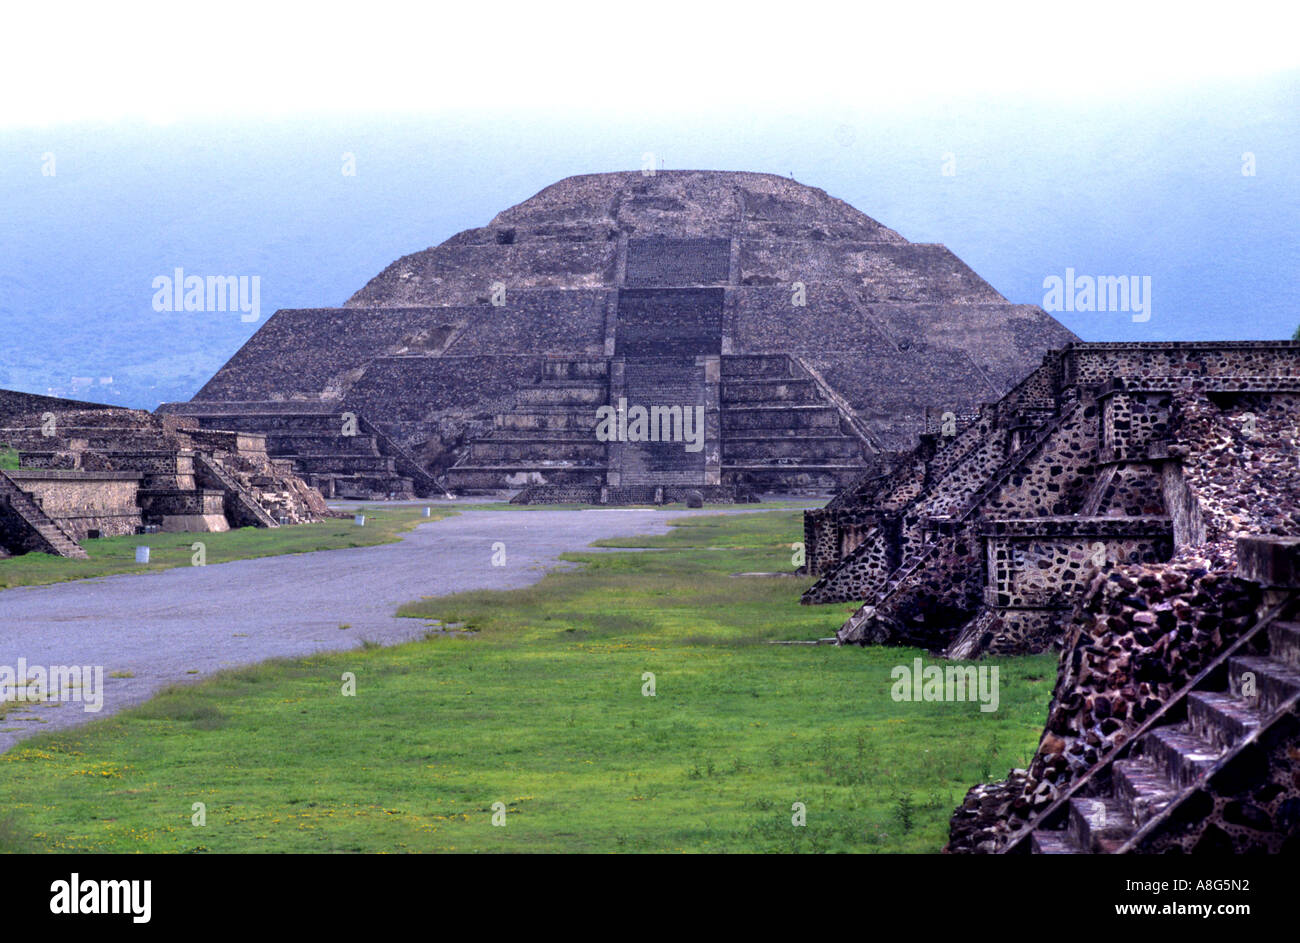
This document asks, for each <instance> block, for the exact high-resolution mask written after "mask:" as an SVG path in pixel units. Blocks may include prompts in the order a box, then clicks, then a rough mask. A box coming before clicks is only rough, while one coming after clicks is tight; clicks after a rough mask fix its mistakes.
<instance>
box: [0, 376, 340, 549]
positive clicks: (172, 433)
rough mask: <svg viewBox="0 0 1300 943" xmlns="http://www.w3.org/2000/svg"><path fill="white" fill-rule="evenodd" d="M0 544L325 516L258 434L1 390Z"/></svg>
mask: <svg viewBox="0 0 1300 943" xmlns="http://www.w3.org/2000/svg"><path fill="white" fill-rule="evenodd" d="M0 444H2V445H4V446H6V447H7V448H10V449H14V450H16V451H17V452H18V464H19V467H18V468H16V469H9V470H7V471H4V472H0V555H6V554H16V553H28V552H37V553H51V554H56V555H58V556H65V557H85V555H86V554H85V551H84V549H83V548H82V547H81V544H80V542H81V541H83V540H86V539H88V538H95V537H112V536H120V535H123V534H133V533H140V532H142V531H144V530H145V529H146V528H150V529H152V528H155V527H156V528H158V529H159V530H162V531H195V532H208V531H225V530H229V529H230V528H232V527H279V526H280V525H282V524H297V523H305V522H309V521H317V520H322V519H324V518H326V517H329V516H331V512H330V511H329V509H328V508H327V507H326V505H325V499H324V498H323V497H322V496H321V495H320V493H319V492H317V491H315V490H314V489H312V488H311V487H309V486H308V485H307V484H306V483H305V482H304V481H302V480H301V479H300V478H298V477H297V476H296V475H294V474H293V472H292V469H291V468H290V467H289V463H287V462H282V461H278V460H275V459H272V458H270V457H269V456H268V455H267V450H266V442H265V439H264V437H263V436H261V435H256V434H249V433H244V432H239V431H234V430H219V429H201V428H199V425H198V422H197V421H195V420H193V419H187V418H183V417H174V416H166V417H159V416H154V415H150V414H149V413H147V412H141V411H139V410H132V409H123V408H121V407H116V406H101V405H98V404H94V403H84V402H79V401H73V400H60V399H57V398H55V397H48V396H34V395H29V394H25V393H17V392H12V391H8V390H0Z"/></svg>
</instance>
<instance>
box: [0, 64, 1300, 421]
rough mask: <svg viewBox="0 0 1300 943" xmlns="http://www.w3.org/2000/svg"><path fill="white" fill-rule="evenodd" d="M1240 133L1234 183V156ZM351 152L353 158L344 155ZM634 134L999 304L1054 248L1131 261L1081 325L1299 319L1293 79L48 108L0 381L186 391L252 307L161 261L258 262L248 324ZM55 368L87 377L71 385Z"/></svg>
mask: <svg viewBox="0 0 1300 943" xmlns="http://www.w3.org/2000/svg"><path fill="white" fill-rule="evenodd" d="M701 107H702V108H703V107H707V101H705V102H703V103H702V104H701ZM1248 151H1249V152H1252V153H1253V154H1254V155H1255V159H1256V162H1257V174H1256V176H1254V177H1248V176H1243V175H1242V172H1241V171H1242V155H1243V153H1244V152H1248ZM47 152H50V153H53V154H54V156H55V160H56V174H55V176H53V177H45V176H42V174H41V166H42V160H43V155H44V154H45V153H47ZM345 152H351V153H353V154H355V155H356V166H357V175H356V176H355V177H345V176H344V175H343V174H342V172H341V168H342V162H343V161H342V155H343V154H344V153H345ZM645 152H652V153H654V154H656V155H658V156H659V157H660V158H662V160H663V166H665V167H666V168H672V169H676V168H681V169H693V168H699V169H723V170H754V171H765V172H770V173H777V174H782V175H789V174H793V175H794V177H795V179H797V180H799V181H800V182H802V183H806V184H810V185H813V186H817V187H820V188H822V189H824V190H826V191H827V192H828V193H830V194H831V195H832V196H836V197H839V198H841V199H843V200H845V201H847V202H849V203H850V204H852V205H853V206H855V207H857V208H858V209H860V210H862V211H863V212H865V213H866V214H868V215H869V216H872V217H873V218H875V219H877V220H879V221H880V222H881V223H883V224H884V225H886V226H889V227H891V228H893V229H895V230H897V231H898V232H900V233H901V234H902V235H903V236H905V237H906V238H908V239H910V240H913V241H917V242H942V243H944V244H946V245H947V246H948V247H949V248H951V249H952V250H953V251H954V252H955V253H956V254H957V255H958V256H960V257H961V258H962V259H963V260H964V261H965V262H966V263H967V264H968V265H970V266H971V267H972V268H973V269H974V270H975V271H976V272H978V273H979V274H980V275H982V276H983V277H984V278H985V279H987V280H988V281H989V282H990V283H991V284H992V285H993V286H994V288H996V289H997V290H998V291H1000V292H1001V293H1002V294H1003V295H1005V296H1006V297H1007V298H1008V299H1010V300H1012V301H1016V302H1026V303H1034V304H1040V303H1042V300H1043V295H1044V292H1043V279H1044V278H1045V277H1047V276H1050V275H1064V273H1065V269H1066V268H1067V267H1071V268H1074V269H1075V270H1076V272H1077V273H1079V274H1094V275H1150V276H1151V278H1152V286H1153V287H1152V317H1151V320H1150V321H1148V322H1145V323H1133V322H1132V320H1131V318H1130V316H1129V315H1128V314H1124V313H1083V312H1077V313H1060V314H1058V315H1057V316H1058V317H1059V318H1060V320H1061V321H1062V322H1063V323H1065V324H1066V326H1067V327H1069V328H1070V329H1072V330H1073V331H1075V332H1076V333H1077V334H1079V335H1080V336H1081V337H1082V338H1084V339H1085V340H1179V339H1186V340H1195V339H1220V338H1222V339H1252V338H1283V337H1286V338H1289V337H1290V336H1291V334H1292V332H1293V331H1294V330H1295V328H1296V326H1297V324H1298V323H1300V310H1298V309H1297V305H1296V303H1295V299H1296V298H1297V296H1298V294H1300V292H1298V291H1297V289H1300V274H1298V273H1300V247H1298V244H1297V239H1296V234H1297V223H1298V222H1300V76H1297V75H1295V74H1291V75H1287V76H1283V77H1277V78H1274V79H1271V80H1269V81H1267V82H1253V83H1249V84H1245V83H1243V84H1239V85H1224V84H1219V85H1215V86H1206V87H1203V88H1191V89H1184V90H1182V91H1180V92H1177V93H1172V92H1170V93H1162V94H1154V93H1150V94H1145V95H1139V94H1136V93H1135V94H1134V95H1132V96H1131V97H1129V98H1127V99H1125V100H1108V101H1105V102H1076V103H1060V102H1046V101H1025V100H1021V101H1015V102H1012V101H988V100H986V101H977V100H965V99H961V98H956V99H954V100H952V101H948V102H942V103H931V104H929V105H926V106H918V107H912V108H904V107H902V106H900V107H898V108H897V109H894V110H892V111H888V110H885V111H882V110H879V109H876V110H872V111H870V112H868V111H866V110H864V111H863V112H861V113H852V112H839V111H837V112H831V111H829V110H818V109H817V108H815V107H814V108H812V109H810V110H807V111H801V112H798V113H793V112H791V113H773V112H770V111H765V110H763V109H761V108H760V107H759V105H758V103H755V106H754V108H753V109H752V110H751V111H750V112H748V113H743V114H737V113H729V114H726V115H720V116H716V117H712V118H703V117H698V118H691V119H682V120H678V121H668V120H662V119H655V118H645V117H638V116H635V115H612V116H611V115H601V116H587V115H583V114H582V113H581V112H577V111H557V112H556V113H554V114H549V115H538V114H534V115H526V116H521V115H510V114H506V113H501V114H482V113H479V114H456V113H452V112H448V113H444V114H443V115H441V116H424V117H410V116H379V115H368V116H365V117H358V118H355V119H350V118H346V117H340V116H333V117H328V118H324V117H322V118H317V119H309V118H300V119H295V120H292V121H276V122H272V121H250V122H245V123H240V124H237V125H236V124H230V123H215V122H197V121H195V122H184V123H179V124H174V125H168V126H151V125H147V124H123V125H114V126H66V127H57V128H49V129H17V130H12V129H11V130H3V131H0V212H2V213H3V216H2V217H0V219H2V221H3V224H2V225H0V387H8V388H16V389H23V390H28V391H31V392H47V391H49V392H55V393H58V394H61V395H72V394H74V393H75V395H78V396H81V397H82V398H86V399H93V400H99V401H104V402H113V403H120V404H123V405H131V406H137V407H143V408H150V409H152V408H154V407H155V406H157V405H158V403H160V402H162V401H165V400H176V399H187V398H189V397H190V396H192V395H193V394H194V393H195V392H196V391H197V390H198V388H199V387H200V386H201V385H202V384H203V382H204V381H206V380H207V378H208V377H209V376H211V374H212V373H213V372H214V371H215V370H216V369H217V368H218V367H219V366H220V365H221V364H222V363H223V362H225V360H226V359H227V358H228V357H229V356H230V355H231V354H233V353H234V352H235V350H237V349H238V347H239V345H240V344H241V343H243V341H244V340H246V339H247V338H248V337H249V336H250V335H251V334H252V333H253V331H254V330H255V329H256V328H257V327H258V324H245V323H241V322H240V320H239V316H238V314H237V313H229V314H220V313H204V314H198V313H190V314H185V313H177V314H172V313H160V312H155V311H153V310H152V306H151V302H152V298H153V289H152V287H151V283H152V280H153V278H154V277H155V276H157V275H170V274H171V272H172V270H173V269H174V268H176V267H182V268H184V269H185V270H186V272H187V273H190V274H202V275H213V274H233V275H260V276H261V282H262V299H261V301H262V319H263V320H265V319H266V318H267V317H269V316H270V314H271V313H272V312H273V311H274V310H276V309H277V308H287V307H311V306H332V305H339V304H342V303H343V302H344V301H345V300H346V299H347V298H348V297H349V296H350V295H351V294H352V293H353V292H354V291H356V290H357V289H359V288H360V287H361V286H362V285H364V284H365V282H366V281H367V280H368V279H369V278H371V277H372V276H373V275H375V274H377V273H378V272H379V271H380V270H381V269H383V268H384V267H385V266H386V265H387V264H388V263H390V262H391V261H393V260H394V259H396V258H398V257H399V256H401V255H404V254H407V253H410V252H415V251H418V250H420V249H423V248H425V247H427V246H431V245H435V244H437V243H439V242H441V241H442V240H444V239H446V238H447V237H449V236H451V235H453V234H454V233H456V232H459V231H460V230H462V229H466V228H468V227H472V226H481V225H484V224H486V223H487V221H488V220H489V219H490V218H491V217H492V216H493V215H494V214H495V213H497V212H498V211H500V210H502V209H504V208H506V207H507V206H510V205H513V204H515V203H517V202H519V201H521V200H524V199H526V198H528V197H529V196H531V195H532V194H534V193H535V192H537V191H538V190H539V189H541V188H542V187H544V186H547V185H548V184H550V183H553V182H554V181H556V180H558V179H560V178H562V177H565V176H569V175H571V174H577V173H592V172H599V171H608V170H632V169H638V168H639V167H640V165H641V155H642V154H643V153H645ZM948 153H951V154H952V155H953V156H954V158H955V162H956V174H955V175H954V176H951V177H945V176H943V175H942V174H941V167H942V163H943V160H944V155H945V154H948ZM109 376H111V377H112V378H113V382H112V383H111V384H101V383H99V378H101V377H109ZM73 377H90V378H92V379H93V380H94V383H93V384H92V385H91V386H90V387H88V388H86V387H81V388H76V389H74V387H73V386H72V382H71V378H73Z"/></svg>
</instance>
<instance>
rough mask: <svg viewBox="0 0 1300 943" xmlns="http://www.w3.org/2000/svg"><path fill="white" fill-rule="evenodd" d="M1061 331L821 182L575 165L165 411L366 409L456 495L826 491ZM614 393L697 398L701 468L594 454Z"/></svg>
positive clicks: (970, 401) (643, 398) (282, 329)
mask: <svg viewBox="0 0 1300 943" xmlns="http://www.w3.org/2000/svg"><path fill="white" fill-rule="evenodd" d="M1074 339H1075V338H1074V335H1072V334H1071V333H1070V332H1069V331H1067V330H1066V329H1065V328H1064V327H1062V326H1061V325H1060V324H1059V323H1057V322H1056V321H1055V320H1054V319H1052V318H1051V317H1049V316H1048V315H1047V314H1045V313H1044V312H1043V311H1042V310H1041V309H1039V308H1037V307H1035V306H1032V305H1013V304H1010V303H1008V302H1007V301H1006V299H1004V298H1003V297H1002V296H1001V295H999V294H998V293H997V292H996V291H994V290H993V288H992V287H990V286H989V285H988V283H986V282H985V281H984V280H982V279H981V278H979V276H977V275H976V274H975V273H974V272H972V271H971V270H970V269H969V268H968V267H967V266H966V265H964V264H963V263H962V262H961V260H959V259H958V258H957V257H956V256H954V255H953V254H952V253H951V252H949V251H948V250H947V249H946V248H944V247H943V246H941V245H928V244H914V243H909V242H908V241H907V240H906V239H904V238H903V237H901V236H900V235H899V234H898V233H896V232H894V231H893V230H890V229H888V228H886V227H884V226H882V225H881V224H880V223H878V222H876V221H875V220H873V219H871V218H870V217H868V216H866V215H864V214H862V213H860V212H858V211H857V210H855V209H854V208H853V207H851V206H849V205H848V204H846V203H844V202H842V201H840V200H836V199H834V198H832V197H830V196H828V195H827V194H825V193H824V192H822V191H821V190H817V189H815V188H812V187H807V186H803V185H801V184H798V183H795V182H793V181H791V180H788V179H785V178H782V177H776V176H772V175H768V174H753V173H731V172H719V171H660V172H657V173H656V174H654V175H653V176H645V175H642V174H640V173H612V174H592V175H585V176H579V177H571V178H568V179H566V180H562V181H560V182H559V183H556V184H554V185H552V186H550V187H547V188H546V189H545V190H542V191H541V192H540V193H538V194H537V195H536V196H534V197H532V198H531V199H529V200H526V201H525V202H523V203H521V204H519V205H518V206H514V207H512V208H510V209H508V210H505V211H504V212H502V213H500V214H498V215H497V216H496V218H494V219H493V220H492V222H491V223H490V224H489V225H487V226H486V227H483V228H479V229H470V230H466V231H465V232H462V233H459V234H458V235H456V236H453V237H452V238H451V239H448V240H447V241H446V242H444V243H442V244H441V245H439V246H436V247H433V248H430V249H426V250H424V251H421V252H417V253H415V254H412V255H409V256H405V257H403V258H401V259H399V260H397V261H396V262H394V263H393V264H392V265H390V266H389V267H388V268H387V269H385V270H384V271H383V272H381V273H380V274H379V275H377V276H376V277H375V278H374V279H372V280H371V281H370V282H369V283H368V284H367V285H365V286H364V287H363V288H362V289H361V290H360V291H358V292H357V293H356V294H355V295H353V296H352V298H350V299H349V300H348V301H347V303H346V305H345V307H343V308H337V309H309V310H293V311H279V312H277V313H276V314H275V315H274V316H273V317H272V318H271V319H270V320H269V321H268V322H267V323H266V324H265V325H264V326H263V327H262V329H261V330H259V331H258V333H257V334H256V335H254V337H253V338H251V339H250V340H249V341H248V343H247V344H245V346H244V347H243V348H242V349H241V350H240V351H239V352H238V353H237V354H236V355H235V356H234V357H233V358H232V359H231V360H230V362H229V363H227V364H226V365H225V366H224V367H223V368H222V369H221V370H220V371H219V372H218V373H217V374H216V376H214V377H213V378H212V380H211V381H209V382H208V384H207V385H206V386H204V388H203V389H202V390H201V391H200V392H199V394H198V395H197V396H196V397H195V398H194V400H193V401H191V403H189V404H175V405H173V406H171V407H169V408H171V409H173V410H176V411H185V412H190V413H193V414H196V415H200V416H202V415H204V414H205V413H208V414H212V415H226V416H229V415H234V414H244V415H249V416H252V415H271V414H275V413H278V414H283V413H285V412H286V411H289V410H291V409H302V410H305V411H308V412H316V413H328V414H333V413H336V412H337V413H342V412H345V411H351V412H357V413H361V414H364V416H365V417H366V418H367V419H368V420H369V421H370V422H371V423H373V424H374V425H375V426H376V427H377V428H378V429H379V430H381V431H382V432H383V433H385V434H387V436H389V437H391V439H392V441H393V442H394V443H396V444H397V445H399V446H401V447H403V448H404V449H405V450H408V451H409V452H410V453H411V454H412V455H414V456H415V458H416V459H417V460H418V461H419V462H420V463H422V464H424V465H425V466H426V467H427V468H428V469H429V470H431V471H432V472H434V473H435V474H443V473H447V474H448V475H449V477H448V481H450V482H452V483H453V484H456V485H457V486H458V487H461V488H476V487H500V486H510V485H522V484H530V483H531V484H547V485H552V486H560V485H567V486H574V487H579V486H580V487H592V486H597V485H615V486H618V485H631V484H637V485H655V484H672V485H688V484H698V485H725V484H729V483H730V484H743V483H748V484H750V485H754V486H759V487H769V486H771V487H777V486H828V487H829V486H834V485H835V484H837V483H841V482H844V481H847V480H849V479H851V478H852V477H853V476H854V474H855V473H859V472H860V470H861V468H862V466H863V465H864V464H865V463H867V462H869V461H870V460H871V457H872V456H873V455H874V454H878V453H880V452H882V451H888V450H895V449H901V448H905V447H908V446H910V445H911V444H912V443H913V441H914V439H915V436H916V435H917V434H918V433H919V432H921V431H923V428H924V415H925V412H926V410H927V409H931V410H937V411H946V410H951V411H953V412H955V413H957V414H958V415H960V414H962V413H964V412H970V411H971V410H972V409H973V408H974V407H975V406H976V405H977V404H979V403H981V402H985V401H991V400H995V399H997V398H998V397H999V396H1000V395H1001V394H1002V393H1004V392H1005V391H1006V390H1007V389H1008V388H1010V387H1011V386H1012V385H1013V384H1014V383H1015V382H1017V381H1018V380H1019V379H1021V378H1022V377H1023V376H1025V375H1026V374H1027V373H1029V371H1030V370H1032V369H1033V368H1034V367H1035V366H1036V365H1037V364H1038V363H1039V362H1040V361H1041V358H1042V355H1043V354H1044V353H1045V352H1046V351H1047V350H1049V349H1052V348H1056V347H1060V346H1061V345H1063V344H1064V343H1066V342H1068V341H1071V340H1074ZM651 379H653V380H654V383H652V384H651V386H650V387H646V386H645V384H646V383H647V382H650V380H651ZM655 397H666V398H667V399H665V400H664V401H663V402H658V401H657V400H655ZM620 402H625V403H626V404H628V408H631V406H633V405H638V404H641V405H644V406H645V407H647V408H650V407H652V406H654V405H663V406H674V405H680V406H683V407H686V406H691V407H694V406H701V407H703V408H704V410H705V412H706V415H707V417H708V418H707V425H708V428H709V432H708V434H707V436H706V444H705V446H704V447H703V449H702V450H701V452H702V454H703V459H702V460H699V458H698V456H696V455H695V454H694V453H692V454H691V457H690V459H689V460H685V459H682V460H680V461H678V458H680V457H677V458H675V457H673V456H672V455H671V454H670V451H671V450H668V449H666V448H664V447H662V444H661V443H655V447H654V448H651V447H650V446H649V444H638V443H635V442H631V441H625V442H613V443H599V441H598V440H597V439H596V438H595V427H596V418H595V417H596V410H597V408H598V407H599V406H604V405H611V406H617V404H619V403H620ZM270 403H274V404H278V405H276V406H274V407H271V406H268V405H267V404H270ZM214 421H215V420H214ZM276 422H278V423H279V424H280V425H286V423H285V421H284V420H276ZM229 424H230V423H229V422H227V425H229ZM247 424H248V425H253V424H255V422H254V420H251V419H250V420H248V421H247ZM264 425H265V423H264ZM259 431H268V430H267V429H261V430H259ZM597 444H599V445H602V446H603V447H602V448H597V447H596V445H597ZM326 445H327V444H326V443H324V442H317V443H316V444H315V445H314V446H313V447H315V448H318V449H324V448H325V447H326ZM287 446H288V443H286V447H287ZM678 451H680V449H679V450H678ZM651 453H654V454H651ZM286 454H293V455H294V456H301V455H306V454H308V453H303V452H297V453H286ZM335 464H338V463H335ZM678 465H680V468H676V466H678ZM302 470H304V471H310V469H309V468H305V467H304V468H303V469H302Z"/></svg>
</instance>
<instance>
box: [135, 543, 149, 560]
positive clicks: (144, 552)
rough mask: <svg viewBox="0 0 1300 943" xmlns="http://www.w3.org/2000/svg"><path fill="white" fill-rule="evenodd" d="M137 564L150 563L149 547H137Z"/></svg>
mask: <svg viewBox="0 0 1300 943" xmlns="http://www.w3.org/2000/svg"><path fill="white" fill-rule="evenodd" d="M135 562H136V563H148V562H149V548H148V547H136V548H135Z"/></svg>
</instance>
